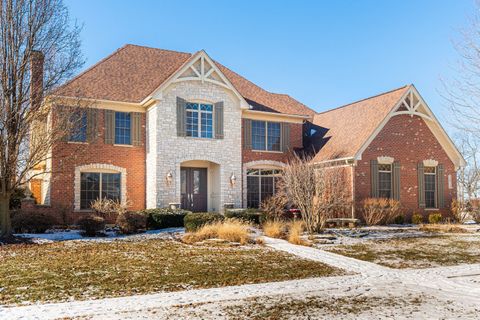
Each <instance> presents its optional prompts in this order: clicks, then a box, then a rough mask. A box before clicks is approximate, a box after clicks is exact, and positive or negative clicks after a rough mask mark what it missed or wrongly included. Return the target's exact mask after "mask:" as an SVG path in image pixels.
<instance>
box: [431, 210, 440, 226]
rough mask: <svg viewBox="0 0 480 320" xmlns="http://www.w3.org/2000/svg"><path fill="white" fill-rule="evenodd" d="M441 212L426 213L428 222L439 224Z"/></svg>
mask: <svg viewBox="0 0 480 320" xmlns="http://www.w3.org/2000/svg"><path fill="white" fill-rule="evenodd" d="M442 219H443V217H442V214H441V213H440V212H435V213H430V214H429V215H428V223H431V224H439V223H440V222H442Z"/></svg>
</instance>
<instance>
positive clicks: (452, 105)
mask: <svg viewBox="0 0 480 320" xmlns="http://www.w3.org/2000/svg"><path fill="white" fill-rule="evenodd" d="M461 33H462V37H461V40H460V41H458V42H456V43H455V49H456V51H457V53H458V55H459V57H460V59H459V61H458V65H457V68H456V69H457V70H456V71H457V72H456V74H457V75H456V77H453V78H451V79H449V80H448V81H443V91H442V96H443V98H444V99H445V101H446V102H447V104H448V107H449V109H450V113H451V118H450V124H451V125H452V126H453V127H455V128H456V129H459V130H460V131H462V132H468V133H470V134H473V135H474V136H475V137H476V138H477V139H478V138H480V107H479V106H480V1H477V2H476V8H475V12H474V14H473V16H472V17H471V18H470V26H469V27H467V28H465V29H463V30H462V32H461Z"/></svg>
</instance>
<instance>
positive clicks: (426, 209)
mask: <svg viewBox="0 0 480 320" xmlns="http://www.w3.org/2000/svg"><path fill="white" fill-rule="evenodd" d="M423 210H425V211H438V210H440V208H424V209H423Z"/></svg>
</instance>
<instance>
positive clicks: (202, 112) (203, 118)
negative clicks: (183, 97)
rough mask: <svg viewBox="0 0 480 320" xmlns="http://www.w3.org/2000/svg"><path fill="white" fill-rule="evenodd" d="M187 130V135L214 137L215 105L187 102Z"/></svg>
mask: <svg viewBox="0 0 480 320" xmlns="http://www.w3.org/2000/svg"><path fill="white" fill-rule="evenodd" d="M185 132H186V135H187V137H198V138H213V105H211V104H203V103H191V102H187V104H186V131H185Z"/></svg>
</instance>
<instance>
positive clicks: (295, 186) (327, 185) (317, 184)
mask: <svg viewBox="0 0 480 320" xmlns="http://www.w3.org/2000/svg"><path fill="white" fill-rule="evenodd" d="M312 160H313V159H312V158H311V157H306V158H300V157H299V156H294V157H293V158H292V159H290V161H289V163H288V164H287V166H286V167H285V168H284V170H283V181H284V184H285V189H286V190H287V194H288V198H289V199H290V200H291V201H292V204H293V205H294V206H295V207H296V208H298V209H299V210H300V212H301V214H302V219H303V221H304V222H305V228H306V230H307V231H308V232H309V233H315V232H318V231H321V230H322V229H323V228H324V227H325V224H326V222H327V219H329V218H331V217H334V216H343V215H345V214H346V212H348V211H349V210H351V194H350V188H349V187H348V186H349V183H350V181H349V178H348V175H349V172H348V170H347V169H346V168H344V167H318V166H315V165H313V164H312V162H313V161H312Z"/></svg>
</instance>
